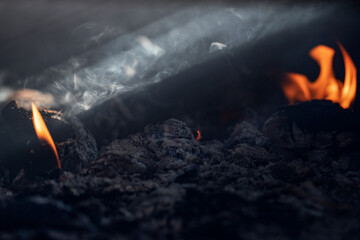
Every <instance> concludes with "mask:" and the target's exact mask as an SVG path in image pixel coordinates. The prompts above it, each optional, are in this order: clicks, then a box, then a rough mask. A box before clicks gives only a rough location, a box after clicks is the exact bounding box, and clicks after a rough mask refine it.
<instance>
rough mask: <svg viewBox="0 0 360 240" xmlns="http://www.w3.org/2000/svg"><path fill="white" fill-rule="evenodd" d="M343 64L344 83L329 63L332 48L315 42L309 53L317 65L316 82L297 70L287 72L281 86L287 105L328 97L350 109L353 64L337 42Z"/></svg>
mask: <svg viewBox="0 0 360 240" xmlns="http://www.w3.org/2000/svg"><path fill="white" fill-rule="evenodd" d="M338 45H339V47H340V50H341V54H342V56H343V59H344V65H345V79H344V82H341V81H339V80H337V79H336V78H335V76H334V72H333V67H332V62H333V58H334V54H335V50H334V49H332V48H330V47H327V46H324V45H318V46H316V47H315V48H313V49H312V50H311V51H310V52H309V54H310V57H311V58H313V59H314V60H315V61H316V62H317V63H318V64H319V66H320V74H319V76H318V78H317V80H316V81H315V82H310V81H309V79H308V78H307V77H306V76H304V75H302V74H298V73H287V74H286V81H285V82H284V84H283V86H282V88H283V91H284V93H285V96H286V97H287V99H288V100H289V102H290V104H294V103H295V102H304V101H310V100H312V99H327V100H331V101H332V102H334V103H339V104H340V106H341V107H343V108H350V106H351V105H352V104H353V102H354V100H355V96H356V82H357V80H356V67H355V65H354V63H353V61H352V59H351V57H350V56H349V54H348V53H347V51H346V50H345V48H344V47H343V46H342V45H341V43H338Z"/></svg>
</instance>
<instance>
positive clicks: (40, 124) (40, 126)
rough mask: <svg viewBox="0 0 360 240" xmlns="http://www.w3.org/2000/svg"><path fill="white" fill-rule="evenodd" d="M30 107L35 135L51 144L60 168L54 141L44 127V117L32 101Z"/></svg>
mask: <svg viewBox="0 0 360 240" xmlns="http://www.w3.org/2000/svg"><path fill="white" fill-rule="evenodd" d="M31 107H32V112H33V124H34V128H35V132H36V135H37V137H38V138H39V140H40V141H42V142H46V143H48V144H49V145H50V146H51V148H52V150H53V152H54V154H55V157H56V160H57V164H58V167H59V169H61V162H60V159H59V155H58V153H57V150H56V147H55V143H54V141H53V139H52V137H51V135H50V132H49V130H48V128H47V127H46V124H45V122H44V119H43V118H42V116H41V114H40V112H39V110H38V109H37V107H36V106H35V104H34V103H31Z"/></svg>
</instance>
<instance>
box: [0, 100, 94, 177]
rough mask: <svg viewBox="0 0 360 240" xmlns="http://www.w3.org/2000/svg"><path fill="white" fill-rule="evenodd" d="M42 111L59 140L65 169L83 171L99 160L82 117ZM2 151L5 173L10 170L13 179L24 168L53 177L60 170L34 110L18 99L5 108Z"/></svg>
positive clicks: (0, 129)
mask: <svg viewBox="0 0 360 240" xmlns="http://www.w3.org/2000/svg"><path fill="white" fill-rule="evenodd" d="M41 114H42V116H43V118H44V121H45V123H46V124H47V127H48V128H49V130H50V132H51V134H52V137H53V139H54V141H55V143H56V147H57V150H58V153H59V158H60V160H61V162H62V167H63V169H64V170H68V171H79V170H80V169H81V168H82V167H83V166H85V165H87V164H89V163H90V162H91V161H93V160H95V159H96V157H97V147H96V143H95V140H94V139H93V138H92V136H91V135H90V134H89V133H88V132H87V131H86V130H85V129H84V127H83V125H82V124H81V122H80V121H79V120H77V119H76V118H74V117H71V118H66V117H64V116H62V115H61V114H59V113H58V112H55V111H41ZM0 151H1V153H2V158H1V161H0V162H1V167H2V168H3V173H4V174H5V173H6V172H8V173H9V174H8V175H9V178H10V179H14V178H15V177H16V176H17V175H18V174H19V171H20V170H21V169H23V170H25V172H26V173H27V175H28V176H52V174H53V173H55V172H56V171H57V170H56V168H57V163H56V158H55V155H54V153H53V152H52V150H51V148H50V146H49V145H47V144H41V143H40V141H39V140H38V139H37V136H36V134H35V130H34V127H33V123H32V114H31V112H29V111H27V110H25V109H23V108H21V107H19V106H18V105H17V104H16V103H15V102H14V101H12V102H10V103H9V104H7V105H6V106H5V107H4V108H3V109H2V111H1V125H0ZM57 175H58V173H57ZM54 176H56V175H54Z"/></svg>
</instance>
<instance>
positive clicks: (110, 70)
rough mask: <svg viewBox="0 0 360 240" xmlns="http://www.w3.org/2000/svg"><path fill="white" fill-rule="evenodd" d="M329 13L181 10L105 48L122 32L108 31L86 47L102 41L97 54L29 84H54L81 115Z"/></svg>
mask: <svg viewBox="0 0 360 240" xmlns="http://www.w3.org/2000/svg"><path fill="white" fill-rule="evenodd" d="M326 12H328V9H325V8H323V7H322V6H320V5H317V6H312V5H309V6H307V5H303V6H301V7H291V8H289V7H285V6H283V5H281V4H275V5H274V4H272V5H267V4H257V5H244V6H240V7H236V8H235V7H233V8H229V7H228V6H207V7H204V6H199V7H192V8H185V9H181V10H179V11H178V12H176V13H175V14H172V15H170V16H168V17H165V18H163V19H160V20H157V21H155V22H153V23H151V24H148V25H146V26H144V27H142V28H141V29H138V30H136V31H135V32H131V33H125V34H124V33H123V34H119V36H118V37H116V38H114V39H113V40H112V41H110V42H108V43H106V44H102V39H105V38H106V36H108V35H113V34H115V33H118V32H119V31H117V30H116V29H110V28H107V27H106V26H104V30H103V31H97V32H96V34H94V35H93V36H92V37H91V38H89V39H87V41H86V42H85V43H84V45H86V46H87V45H89V44H90V43H89V42H96V43H97V44H98V45H99V46H98V47H97V48H96V49H95V50H92V51H89V52H87V53H85V54H83V55H81V56H74V57H72V58H71V59H69V60H68V61H67V62H65V63H63V64H60V65H58V66H54V67H52V68H49V69H47V70H46V71H45V72H44V73H43V74H41V75H39V76H34V77H32V78H31V79H30V80H29V81H30V82H36V83H39V82H50V84H47V85H46V86H44V87H43V88H42V89H41V90H42V91H45V92H50V93H52V94H53V95H54V97H55V99H56V100H57V101H56V102H57V103H58V104H59V105H60V106H64V108H65V110H66V111H67V112H68V113H72V114H76V113H79V112H81V111H84V110H88V109H90V108H92V107H93V106H95V105H97V104H100V103H101V102H103V101H105V100H106V99H108V98H110V97H112V96H114V95H117V94H121V93H122V92H126V91H131V90H132V89H134V88H138V87H143V86H145V85H147V84H151V83H155V82H159V81H161V80H163V79H165V78H167V77H169V76H171V75H173V74H176V73H178V72H180V71H183V70H184V69H186V68H188V67H189V66H192V65H193V64H196V63H197V62H199V61H202V60H203V59H206V57H207V56H208V55H209V54H210V53H213V52H215V51H218V50H224V48H225V47H226V49H231V48H233V47H235V46H239V45H241V44H243V43H245V42H248V41H251V40H253V39H254V38H260V37H264V36H266V35H268V34H271V33H274V32H276V31H283V30H284V29H286V28H288V27H296V26H297V25H299V24H303V23H306V22H308V21H311V20H313V19H314V18H316V17H319V16H321V15H322V14H324V13H326ZM94 27H98V25H94V24H93V23H91V24H90V23H88V24H84V25H82V26H78V27H76V28H75V29H74V32H73V34H74V35H77V34H81V33H82V32H83V31H84V29H85V30H86V29H93V28H94ZM115 35H116V34H115ZM209 49H210V52H209ZM29 85H31V84H29Z"/></svg>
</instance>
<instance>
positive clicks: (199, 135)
mask: <svg viewBox="0 0 360 240" xmlns="http://www.w3.org/2000/svg"><path fill="white" fill-rule="evenodd" d="M196 132H197V136H196V141H200V139H201V133H200V131H199V130H197V131H196Z"/></svg>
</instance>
